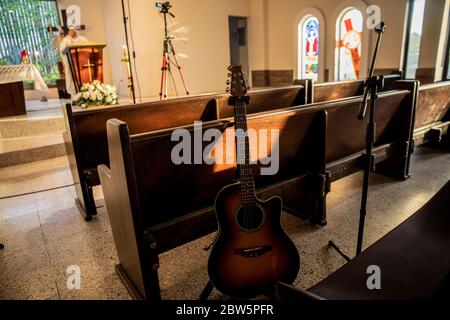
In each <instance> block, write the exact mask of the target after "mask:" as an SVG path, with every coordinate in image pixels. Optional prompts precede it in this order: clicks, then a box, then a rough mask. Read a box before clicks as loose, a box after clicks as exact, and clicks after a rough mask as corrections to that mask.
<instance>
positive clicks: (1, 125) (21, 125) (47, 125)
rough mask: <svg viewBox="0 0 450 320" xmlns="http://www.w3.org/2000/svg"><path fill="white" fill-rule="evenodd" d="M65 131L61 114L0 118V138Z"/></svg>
mask: <svg viewBox="0 0 450 320" xmlns="http://www.w3.org/2000/svg"><path fill="white" fill-rule="evenodd" d="M63 131H65V126H64V119H63V117H62V116H54V117H43V118H30V117H27V118H19V117H16V118H12V119H9V118H3V119H1V120H0V139H11V138H23V137H31V136H40V135H52V134H57V133H62V132H63Z"/></svg>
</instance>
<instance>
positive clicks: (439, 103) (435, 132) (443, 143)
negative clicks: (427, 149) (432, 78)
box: [414, 81, 450, 150]
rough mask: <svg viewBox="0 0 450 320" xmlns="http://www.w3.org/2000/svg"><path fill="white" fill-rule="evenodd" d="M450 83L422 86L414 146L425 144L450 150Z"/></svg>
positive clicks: (418, 103)
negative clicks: (449, 132)
mask: <svg viewBox="0 0 450 320" xmlns="http://www.w3.org/2000/svg"><path fill="white" fill-rule="evenodd" d="M449 126H450V81H444V82H440V83H433V84H427V85H424V86H421V87H420V89H419V96H418V100H417V110H416V119H415V130H414V146H420V145H422V144H424V143H428V144H429V145H431V146H433V147H437V148H442V147H443V148H445V149H447V150H450V142H449V141H450V137H449V134H448V131H449V130H448V128H449Z"/></svg>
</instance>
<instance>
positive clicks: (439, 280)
mask: <svg viewBox="0 0 450 320" xmlns="http://www.w3.org/2000/svg"><path fill="white" fill-rule="evenodd" d="M449 212H450V182H449V183H447V184H446V185H445V186H444V187H443V188H442V189H441V190H440V191H439V192H438V193H437V194H436V195H435V196H434V197H433V198H432V199H431V200H430V201H429V202H428V203H427V204H425V205H424V206H423V207H422V208H421V209H420V210H419V211H418V212H416V213H415V214H414V215H413V216H411V217H410V218H409V219H407V220H406V221H405V222H404V223H402V224H401V225H400V226H398V227H397V228H395V229H394V230H393V231H391V232H390V233H388V234H387V235H386V236H384V237H383V238H381V239H380V240H378V241H377V242H376V243H375V244H373V245H372V246H370V247H369V248H368V249H366V250H365V251H364V252H363V253H362V254H360V255H359V256H357V257H356V258H355V259H353V260H352V261H350V262H349V263H347V264H346V265H344V266H343V267H341V268H340V269H339V270H337V271H336V272H334V273H333V274H331V275H330V276H329V277H327V278H326V279H325V280H323V281H321V282H319V283H318V284H316V285H315V286H313V287H312V288H310V289H309V290H308V291H303V290H301V289H295V288H293V287H291V286H288V285H284V284H280V285H279V287H278V290H277V291H278V299H280V300H288V301H299V300H315V299H331V300H381V299H383V300H424V299H432V298H443V299H444V298H445V299H447V300H448V298H449V297H450V281H449V280H450V254H449V253H450V233H449V230H450V215H449ZM372 265H376V266H378V267H379V268H380V270H381V290H369V289H368V288H367V285H366V283H367V279H368V277H369V276H370V275H369V274H367V268H368V267H369V266H372ZM405 266H407V268H405Z"/></svg>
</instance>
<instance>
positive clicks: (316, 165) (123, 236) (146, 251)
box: [98, 108, 327, 299]
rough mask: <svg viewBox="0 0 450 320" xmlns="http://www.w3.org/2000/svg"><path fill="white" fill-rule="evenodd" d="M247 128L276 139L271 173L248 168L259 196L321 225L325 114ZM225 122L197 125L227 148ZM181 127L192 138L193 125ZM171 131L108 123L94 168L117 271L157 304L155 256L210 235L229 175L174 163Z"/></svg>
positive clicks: (304, 112) (256, 121)
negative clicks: (104, 156)
mask: <svg viewBox="0 0 450 320" xmlns="http://www.w3.org/2000/svg"><path fill="white" fill-rule="evenodd" d="M248 124H249V128H250V129H255V130H259V129H267V128H269V129H271V130H274V129H278V130H279V134H280V137H279V144H278V145H279V150H280V159H279V171H278V173H277V174H276V175H274V176H262V175H259V174H258V173H259V170H255V173H257V174H256V177H255V180H256V186H257V190H258V194H259V196H260V197H262V198H266V197H269V196H272V195H280V196H281V197H282V198H283V203H284V207H285V209H286V210H288V211H291V212H295V213H297V214H302V215H303V216H307V215H308V216H309V218H310V219H311V220H312V221H314V222H315V223H321V221H317V220H320V219H322V218H323V213H324V210H325V196H326V192H327V190H326V188H327V186H326V176H325V146H326V144H325V125H326V112H325V111H323V110H317V109H315V108H297V109H294V110H292V111H290V110H287V111H279V112H275V113H266V114H257V115H254V116H250V117H249V120H248ZM232 125H233V122H231V121H227V120H225V121H221V120H220V121H215V122H209V123H205V124H204V127H203V130H205V129H211V128H214V129H217V130H220V132H225V133H224V135H223V136H222V140H223V141H225V143H227V142H228V143H231V147H232V148H231V150H233V148H234V147H235V145H234V144H235V139H234V136H231V137H229V136H228V135H227V132H229V131H230V130H231V132H233V131H234V129H233V128H231V127H230V126H232ZM185 129H186V130H188V132H190V133H192V134H194V131H195V130H194V129H195V127H193V126H188V127H185ZM195 132H197V133H202V132H203V131H199V130H197V131H195ZM172 133H173V129H169V130H163V131H157V132H151V133H146V134H140V135H139V134H138V135H131V134H130V130H129V127H128V126H127V124H126V123H124V122H121V121H119V120H110V121H108V144H109V153H110V167H111V169H109V168H108V167H107V166H105V165H102V166H99V168H98V170H99V173H100V180H101V182H102V188H103V190H104V195H105V201H106V206H107V210H108V215H109V217H110V222H111V227H112V231H113V235H114V240H115V243H116V248H117V252H118V256H119V260H120V265H119V266H118V267H117V271H118V274H119V275H120V277H121V278H122V280H123V281H124V283H125V285H126V286H127V288H128V290H129V291H130V292H131V293H132V295H133V297H135V298H143V299H160V290H159V281H158V267H159V263H158V255H159V254H161V253H163V252H165V251H167V250H170V249H172V248H175V247H177V246H180V245H182V244H184V243H187V242H189V241H192V240H194V239H197V238H199V237H201V236H203V235H206V234H209V233H211V232H213V231H215V230H216V229H217V223H216V219H215V215H214V207H213V206H214V200H215V197H216V195H217V193H218V192H219V191H220V190H221V189H222V188H223V187H224V186H226V185H228V184H230V183H232V182H233V181H235V177H236V172H235V164H234V161H232V164H216V165H212V166H210V165H207V164H205V163H203V164H197V165H185V164H182V165H175V164H174V163H173V161H172V158H171V152H172V150H173V148H174V146H175V145H177V144H178V142H177V141H172V138H171V136H172ZM227 137H228V138H227ZM191 143H192V144H194V142H193V141H192V142H191ZM250 143H251V145H254V144H255V143H256V140H255V139H254V138H251V139H250ZM203 146H206V143H205V144H204V145H203ZM228 157H231V160H233V159H234V157H233V155H228ZM258 168H259V167H258ZM205 263H206V262H205Z"/></svg>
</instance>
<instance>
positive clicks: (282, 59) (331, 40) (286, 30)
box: [267, 0, 407, 81]
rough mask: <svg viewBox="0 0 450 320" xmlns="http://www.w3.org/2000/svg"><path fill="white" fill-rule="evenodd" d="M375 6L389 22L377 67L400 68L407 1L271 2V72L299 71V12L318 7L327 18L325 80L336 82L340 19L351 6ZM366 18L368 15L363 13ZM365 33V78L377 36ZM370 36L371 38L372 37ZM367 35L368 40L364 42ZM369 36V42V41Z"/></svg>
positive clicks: (284, 0) (269, 36) (323, 0)
mask: <svg viewBox="0 0 450 320" xmlns="http://www.w3.org/2000/svg"><path fill="white" fill-rule="evenodd" d="M370 4H375V5H378V6H380V8H381V14H382V20H384V21H385V22H386V25H387V28H388V29H387V32H386V34H385V37H384V42H383V48H382V50H381V52H380V56H379V60H378V62H377V65H376V68H378V69H399V68H401V65H402V63H401V61H402V57H403V51H402V47H403V42H404V34H405V23H404V22H405V17H406V9H407V0H398V1H390V0H372V1H366V2H362V1H356V0H355V1H352V0H349V1H336V0H283V1H279V0H268V7H269V9H268V12H269V16H268V20H267V23H268V25H269V28H268V29H269V35H268V42H269V45H268V48H269V52H268V69H270V70H296V65H297V56H296V54H297V52H296V46H297V42H296V38H297V35H296V29H297V23H298V22H299V20H300V19H301V17H299V16H298V15H299V13H300V12H301V11H303V10H305V9H306V8H308V7H314V8H316V9H318V10H320V11H321V12H322V14H323V16H324V18H325V24H326V34H325V42H324V41H323V39H322V40H321V45H322V48H323V47H324V46H325V50H326V57H325V69H326V70H328V71H325V73H326V74H327V75H328V77H327V76H325V80H326V79H328V80H329V81H332V80H334V64H335V62H334V52H335V41H336V39H335V36H336V19H337V17H338V15H339V13H340V12H341V10H342V9H344V8H345V7H347V6H351V5H353V6H355V7H357V8H362V7H364V6H366V7H367V5H370ZM363 14H364V15H365V17H367V14H366V13H365V12H364V11H363ZM365 30H366V31H365V32H366V33H365V34H363V41H368V40H369V41H368V42H367V43H363V50H364V49H365V50H364V51H365V52H363V53H362V55H363V57H362V68H361V70H362V73H361V77H364V76H365V74H364V72H365V70H367V69H368V67H369V63H370V56H371V51H372V48H373V47H374V43H375V40H376V36H375V35H373V34H372V32H370V33H368V32H367V28H365ZM368 34H369V35H368ZM364 36H365V37H366V38H365V39H364ZM367 37H369V39H367Z"/></svg>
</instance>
